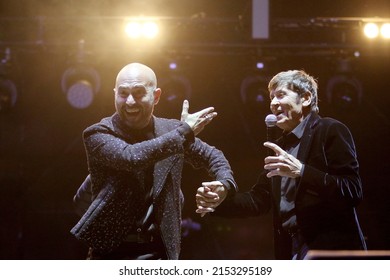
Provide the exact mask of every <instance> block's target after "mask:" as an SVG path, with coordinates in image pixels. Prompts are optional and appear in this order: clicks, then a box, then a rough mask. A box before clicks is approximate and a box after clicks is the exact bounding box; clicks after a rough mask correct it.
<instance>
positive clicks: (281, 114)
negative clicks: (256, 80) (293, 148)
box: [268, 70, 319, 132]
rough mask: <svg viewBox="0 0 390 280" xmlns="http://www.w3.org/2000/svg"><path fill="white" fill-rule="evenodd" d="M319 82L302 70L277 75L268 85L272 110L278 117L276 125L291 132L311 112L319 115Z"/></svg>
mask: <svg viewBox="0 0 390 280" xmlns="http://www.w3.org/2000/svg"><path fill="white" fill-rule="evenodd" d="M317 88H318V86H317V82H316V81H315V79H314V78H313V77H312V76H310V75H308V74H307V73H306V72H304V71H302V70H289V71H284V72H280V73H278V74H276V75H275V76H274V77H273V78H272V79H271V81H270V82H269V84H268V90H269V92H270V98H271V104H270V109H271V111H272V113H273V114H274V115H276V117H277V123H276V125H277V126H278V127H279V128H281V129H283V130H285V131H287V132H289V131H292V130H293V129H294V128H295V127H297V126H298V125H299V123H301V122H302V121H303V119H304V118H305V117H306V116H307V115H308V114H310V112H316V113H318V111H319V108H318V106H317Z"/></svg>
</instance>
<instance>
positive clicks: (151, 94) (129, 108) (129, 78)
mask: <svg viewBox="0 0 390 280" xmlns="http://www.w3.org/2000/svg"><path fill="white" fill-rule="evenodd" d="M156 86H157V80H156V76H155V74H154V72H153V70H152V69H150V68H149V67H147V66H145V65H143V64H139V63H132V64H129V65H127V66H125V67H124V68H123V69H122V70H121V71H120V72H119V74H118V76H117V79H116V84H115V89H114V92H115V108H116V111H117V113H118V114H119V116H120V118H121V120H122V121H123V122H124V123H125V124H126V125H127V126H128V127H129V128H131V129H142V128H144V127H146V126H147V125H148V123H149V122H150V119H151V117H152V114H153V110H154V106H155V105H156V104H157V103H158V101H159V99H160V95H161V90H160V89H159V88H157V87H156Z"/></svg>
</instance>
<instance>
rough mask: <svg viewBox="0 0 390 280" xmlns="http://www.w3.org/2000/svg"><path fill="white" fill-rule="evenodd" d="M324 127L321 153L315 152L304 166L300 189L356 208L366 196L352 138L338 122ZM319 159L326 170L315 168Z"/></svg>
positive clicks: (319, 150)
mask: <svg viewBox="0 0 390 280" xmlns="http://www.w3.org/2000/svg"><path fill="white" fill-rule="evenodd" d="M325 121H327V120H325ZM325 127H326V128H325V130H324V132H323V133H324V135H323V136H322V137H321V139H322V140H321V142H322V143H321V145H322V149H318V151H313V152H312V155H311V156H310V158H309V160H308V162H307V163H306V164H304V169H303V172H302V176H301V179H300V186H299V188H302V189H303V191H304V192H307V193H310V194H312V195H317V196H319V197H321V198H322V199H324V200H333V201H335V203H337V202H339V203H345V202H347V203H348V204H349V205H351V206H356V205H357V204H358V203H359V202H360V201H361V200H362V198H363V192H362V184H361V179H360V175H359V164H358V160H357V154H356V149H355V144H354V141H353V138H352V135H351V133H350V131H349V130H348V128H347V127H346V126H345V125H344V124H342V123H340V122H338V121H333V122H330V124H329V125H325ZM320 158H323V161H324V162H325V164H324V167H319V166H316V165H317V162H320V160H319V159H320Z"/></svg>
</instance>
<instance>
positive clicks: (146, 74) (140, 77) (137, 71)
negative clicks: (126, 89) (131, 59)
mask: <svg viewBox="0 0 390 280" xmlns="http://www.w3.org/2000/svg"><path fill="white" fill-rule="evenodd" d="M130 79H132V80H134V79H135V80H137V81H138V82H141V83H142V84H144V85H145V86H146V87H147V88H148V89H151V90H154V89H155V88H156V87H157V78H156V74H155V73H154V71H153V70H152V69H151V68H150V67H148V66H146V65H144V64H141V63H130V64H127V65H126V66H125V67H123V68H122V69H121V70H120V71H119V73H118V75H117V77H116V83H115V89H117V88H118V86H119V85H121V84H125V83H127V82H128V81H129V80H130Z"/></svg>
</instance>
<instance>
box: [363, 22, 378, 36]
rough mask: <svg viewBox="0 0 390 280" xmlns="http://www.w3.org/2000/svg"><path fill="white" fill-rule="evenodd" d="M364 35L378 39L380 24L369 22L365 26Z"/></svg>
mask: <svg viewBox="0 0 390 280" xmlns="http://www.w3.org/2000/svg"><path fill="white" fill-rule="evenodd" d="M363 31H364V34H365V35H366V36H367V37H368V38H370V39H373V38H376V37H378V35H379V27H378V24H376V23H373V22H369V23H366V24H365V25H364V29H363Z"/></svg>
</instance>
